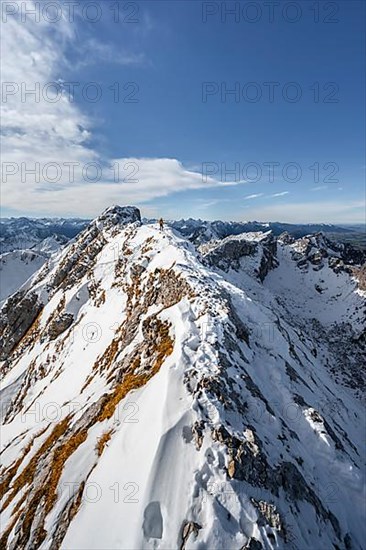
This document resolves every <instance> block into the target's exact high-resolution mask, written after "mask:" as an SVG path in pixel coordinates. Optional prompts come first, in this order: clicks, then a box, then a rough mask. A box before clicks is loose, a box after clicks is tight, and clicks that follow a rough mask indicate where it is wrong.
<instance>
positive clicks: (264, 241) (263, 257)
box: [199, 233, 277, 281]
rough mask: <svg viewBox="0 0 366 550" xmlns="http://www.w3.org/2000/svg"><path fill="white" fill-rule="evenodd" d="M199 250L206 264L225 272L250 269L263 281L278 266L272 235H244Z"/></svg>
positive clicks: (203, 246)
mask: <svg viewBox="0 0 366 550" xmlns="http://www.w3.org/2000/svg"><path fill="white" fill-rule="evenodd" d="M199 250H200V251H201V253H202V255H203V259H204V261H205V263H206V264H207V265H209V266H212V267H213V266H214V267H217V268H219V269H221V270H223V271H228V270H229V269H233V270H236V271H238V270H239V269H240V268H243V269H246V267H247V269H248V271H249V272H250V271H252V272H253V274H256V275H257V276H258V277H259V279H260V280H261V281H263V280H264V278H265V277H266V275H267V273H268V272H269V271H270V270H271V269H273V268H274V267H275V266H276V265H277V262H276V252H277V242H276V239H275V238H274V237H273V235H272V234H271V233H243V234H242V235H237V236H231V237H226V238H225V239H223V240H221V241H212V242H210V243H208V244H206V245H202V246H201V247H200V248H199Z"/></svg>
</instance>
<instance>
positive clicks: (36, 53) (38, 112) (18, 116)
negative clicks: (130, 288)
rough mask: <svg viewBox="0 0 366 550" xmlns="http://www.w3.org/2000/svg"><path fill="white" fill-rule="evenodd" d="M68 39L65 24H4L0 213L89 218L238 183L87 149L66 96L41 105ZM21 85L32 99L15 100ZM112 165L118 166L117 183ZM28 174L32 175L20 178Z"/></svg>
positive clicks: (162, 161)
mask: <svg viewBox="0 0 366 550" xmlns="http://www.w3.org/2000/svg"><path fill="white" fill-rule="evenodd" d="M72 39H73V33H72V31H71V30H70V24H68V23H67V21H61V22H60V23H59V24H57V25H55V24H51V23H46V22H44V21H42V22H41V23H36V22H35V21H34V19H33V18H27V20H26V23H21V22H20V21H19V20H18V19H16V18H14V17H9V18H8V21H7V22H6V24H4V25H3V33H2V54H3V59H4V62H3V67H2V69H3V74H2V76H3V81H4V82H8V83H9V88H8V91H11V90H13V92H14V93H13V94H11V93H10V94H8V95H7V97H6V102H4V103H3V105H2V122H3V136H2V188H3V201H2V204H3V207H5V208H10V209H12V210H14V211H16V212H18V213H33V214H36V215H37V214H42V215H81V216H94V215H97V214H99V213H100V212H101V211H102V210H103V209H104V208H105V207H106V206H109V205H110V204H112V203H119V204H128V203H129V204H131V203H132V204H143V203H146V202H147V201H149V200H151V199H154V198H157V197H162V196H166V195H168V194H170V193H172V192H179V191H186V190H189V189H192V190H193V189H200V188H209V187H224V186H230V185H236V184H238V182H220V181H219V180H215V179H214V178H212V177H206V176H205V177H203V176H202V174H201V173H199V172H196V171H193V170H189V169H187V168H185V167H184V166H183V165H182V164H181V163H180V162H179V161H178V160H176V159H169V158H150V159H149V158H139V159H136V158H128V159H124V158H121V159H117V160H115V161H113V160H111V159H105V158H101V156H100V155H99V154H98V152H97V151H95V150H93V149H92V148H90V147H88V142H89V140H90V138H91V126H92V121H91V120H90V119H89V118H88V117H87V116H86V115H85V114H84V113H83V112H82V111H81V109H80V107H78V105H77V104H76V103H74V102H73V101H72V98H70V97H69V96H68V95H62V97H61V98H59V100H58V101H56V102H53V101H49V100H47V97H51V99H52V98H53V97H52V95H51V91H49V92H48V96H47V95H45V94H44V93H42V91H43V90H44V86H45V85H47V84H48V83H50V82H60V81H61V82H62V79H63V77H64V72H65V71H66V70H67V67H68V62H67V60H66V59H65V51H66V47H67V45H68V44H69V41H70V40H72ZM94 48H95V49H96V50H98V51H97V54H98V55H99V57H100V56H102V57H104V58H105V59H110V58H111V57H112V51H111V48H110V46H109V45H105V46H100V45H98V43H97V42H94ZM123 55H125V54H123ZM124 61H126V59H125V60H124ZM64 80H66V81H68V79H67V78H66V79H65V78H64ZM11 83H13V87H12V84H11ZM22 86H23V88H24V89H27V90H31V89H34V88H35V86H38V87H39V89H40V90H41V92H40V94H39V97H38V98H34V97H33V96H31V95H28V96H26V97H25V99H26V100H25V101H22V96H21V88H22ZM23 99H24V97H23ZM91 162H93V163H97V165H98V167H99V168H100V171H101V172H100V174H98V177H97V178H95V181H94V182H92V181H90V178H92V177H93V175H94V172H93V170H91V171H90V172H88V174H89V178H88V177H86V173H83V171H84V172H85V168H86V166H87V165H88V164H89V163H91ZM49 163H53V167H50V166H48V164H49ZM70 163H73V166H70ZM56 165H57V166H56ZM112 165H113V166H114V167H116V166H119V167H120V169H121V170H120V175H119V178H116V177H114V176H115V175H116V174H115V171H113V170H112V169H111V166H112ZM47 166H48V169H47ZM32 169H33V170H34V169H35V170H36V173H37V177H36V176H35V175H34V174H31V173H29V172H27V173H26V172H25V171H29V170H32ZM12 172H14V173H13V174H12ZM38 176H39V177H38ZM54 176H57V178H55V180H56V181H52V178H53V177H54ZM133 180H137V181H133Z"/></svg>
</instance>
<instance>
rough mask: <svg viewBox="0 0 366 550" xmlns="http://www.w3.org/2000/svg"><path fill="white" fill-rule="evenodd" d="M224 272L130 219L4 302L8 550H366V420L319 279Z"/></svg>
mask: <svg viewBox="0 0 366 550" xmlns="http://www.w3.org/2000/svg"><path fill="white" fill-rule="evenodd" d="M239 240H240V239H239ZM262 240H263V239H262V238H260V239H258V238H254V242H255V243H256V248H255V251H254V255H255V258H257V259H258V258H259V255H260V252H261V250H262V249H261V248H260V247H263V254H262V256H261V257H263V255H265V250H264V247H265V246H272V244H270V245H269V244H268V242H267V241H266V240H265V242H264V243H263V242H262ZM251 241H252V242H253V237H252V238H251ZM285 246H287V245H284V247H285ZM244 249H245V248H244ZM244 249H243V250H244ZM220 250H221V251H222V250H224V251H225V250H226V251H227V248H226V247H225V248H224V249H222V248H221V249H220ZM230 250H231V249H230ZM225 254H226V252H225ZM266 257H267V256H266ZM211 259H212V257H211ZM248 260H249V262H250V269H246V262H247V261H248ZM285 261H287V260H286V259H285ZM291 262H294V261H293V260H292V259H290V260H288V263H285V267H284V268H283V269H286V270H287V271H288V270H290V269H292V270H294V269H298V267H297V264H296V265H295V266H293V264H292V263H291ZM220 265H221V267H220V266H217V265H215V263H214V262H211V264H210V265H209V264H208V262H207V261H205V259H203V260H202V258H201V256H200V254H199V252H197V251H196V250H195V248H194V247H193V245H192V244H191V243H189V242H188V241H187V240H186V239H184V238H183V237H182V236H181V235H180V234H179V233H177V232H175V231H174V230H173V229H166V230H165V231H164V232H160V231H159V230H158V229H157V227H156V225H150V224H147V225H143V224H141V221H140V214H139V212H138V210H137V209H135V208H133V207H125V208H120V207H112V208H110V209H108V210H107V211H105V212H104V213H103V214H102V215H101V216H100V217H99V218H97V219H96V220H95V221H93V222H92V223H91V224H90V225H89V226H88V227H87V228H86V229H85V230H84V231H83V232H82V233H81V234H80V235H79V237H78V238H77V239H76V240H75V242H73V243H71V244H70V245H69V246H67V247H66V248H65V249H63V250H62V251H61V252H60V253H59V254H58V256H57V257H54V258H53V261H50V262H48V263H47V264H46V265H45V266H43V268H42V269H41V270H40V271H39V272H38V273H36V274H35V275H34V276H33V278H32V279H31V280H30V281H28V282H27V285H26V286H25V287H24V288H23V289H22V291H21V292H19V293H18V294H15V295H14V296H12V297H11V298H10V299H9V300H8V301H7V302H6V303H5V305H4V307H3V310H2V316H1V319H0V330H1V332H2V337H3V343H2V349H1V358H2V361H3V362H2V368H1V373H2V382H1V388H2V389H1V398H2V403H3V408H2V428H1V435H2V438H1V445H2V447H1V449H2V450H1V462H2V470H1V480H2V481H1V497H2V501H1V536H2V538H1V541H0V545H1V547H5V548H26V549H30V548H44V549H46V548H47V549H49V548H50V549H55V548H64V549H70V548H72V549H102V548H105V549H125V550H133V549H136V550H140V549H143V548H146V549H158V548H160V549H164V550H165V549H173V548H179V549H182V550H184V549H200V550H202V549H214V548H215V549H219V548H220V549H221V548H225V549H228V550H230V549H232V550H239V549H242V548H250V549H251V550H253V549H254V550H258V549H261V548H265V549H271V548H284V549H285V548H293V549H295V548H296V549H301V550H302V549H319V550H320V549H324V550H325V549H330V548H342V549H350V548H353V549H355V550H360V549H361V548H363V543H364V540H365V526H364V521H363V520H364V502H365V483H364V469H363V468H364V453H363V434H364V428H365V426H364V422H363V419H364V410H363V406H362V403H361V401H360V400H359V398H358V394H357V391H356V389H355V388H351V387H349V386H346V385H345V384H343V382H342V380H339V379H337V377H336V376H335V375H334V373H333V372H332V369H331V368H330V367H331V366H332V364H333V355H332V350H331V349H330V348H329V346H328V344H327V341H326V337H327V333H324V335H323V334H320V333H319V334H318V339H317V340H316V341H315V339H314V337H313V334H312V332H311V331H310V332H306V333H305V332H302V331H301V330H300V328H299V327H300V326H306V323H307V320H308V317H307V315H305V316H304V317H302V316H301V311H299V308H298V307H297V305H298V302H296V299H295V296H294V294H296V293H298V292H299V286H298V284H299V285H303V284H304V282H303V279H301V277H300V275H301V274H300V275H299V277H300V278H299V280H298V281H297V282H298V284H297V283H296V284H295V283H293V286H288V287H286V288H285V287H284V284H285V283H284V282H283V278H284V272H283V271H281V269H282V268H281V267H275V264H273V265H272V264H271V266H270V268H269V271H268V273H267V274H266V276H265V278H264V282H263V283H262V282H261V280H260V278H259V277H257V276H256V274H255V273H254V272H253V270H252V267H253V258H252V256H251V255H250V254H249V255H247V256H245V255H244V256H243V257H242V258H239V259H238V258H235V262H234V263H233V264H232V263H230V262H229V263H224V264H220ZM280 265H281V257H280ZM275 274H276V275H275ZM347 281H348V280H347ZM291 284H292V283H291ZM308 284H309V288H310V287H311V285H313V280H311V281H310V282H309V283H308ZM345 284H347V285H348V286H347V289H348V290H347V292H349V293H350V297H349V302H348V303H347V304H349V308H352V307H354V308H355V307H356V306H357V307H358V306H360V307H361V306H362V304H364V297H363V296H362V294H360V293H359V292H357V288H356V286H355V285H354V283H349V284H348V282H347V283H345ZM281 285H282V286H281ZM352 285H353V286H352ZM332 289H333V290H332V292H333V294H332V296H333V295H334V292H338V290H334V286H332ZM283 292H284V293H285V294H286V293H287V294H288V295H289V296H286V300H285V301H284V302H283V303H282V304H280V303H279V302H278V296H279V295H280V294H281V296H282V297H283ZM309 292H310V290H309ZM315 292H317V291H315ZM290 294H291V299H290ZM317 294H319V296H318V308H317V307H316V303H315V301H314V302H313V303H312V304H311V308H312V314H314V315H315V316H316V318H317V319H318V320H319V321H318V322H319V323H321V322H322V320H324V319H325V320H326V321H327V323H328V322H332V321H334V319H335V317H336V308H335V306H334V304H333V303H332V300H331V299H330V298H329V296H328V295H327V294H326V292H325V291H324V293H319V292H317ZM342 297H343V298H344V295H343V294H342ZM328 298H329V299H328ZM325 309H329V311H328V314H327V315H325V312H324V310H325ZM349 313H350V312H349ZM347 315H348V314H347ZM294 319H295V320H296V322H295V321H294ZM358 321H359V323H361V320H360V319H359V318H358ZM301 323H305V324H303V325H301ZM324 330H325V329H324ZM357 330H358V331H360V330H361V325H358V327H357ZM358 334H359V333H358ZM324 338H325V339H324ZM358 345H360V346H361V344H358V343H354V347H355V348H356V347H357V346H358ZM316 346H317V347H318V348H319V349H318V352H317V353H315V352H314V348H315V347H316ZM354 358H355V361H357V360H358V355H357V353H356V352H354ZM359 367H361V365H359Z"/></svg>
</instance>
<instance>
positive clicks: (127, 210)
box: [92, 204, 141, 227]
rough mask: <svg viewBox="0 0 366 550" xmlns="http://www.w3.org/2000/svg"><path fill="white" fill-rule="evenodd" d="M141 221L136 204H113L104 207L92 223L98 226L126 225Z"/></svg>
mask: <svg viewBox="0 0 366 550" xmlns="http://www.w3.org/2000/svg"><path fill="white" fill-rule="evenodd" d="M134 222H141V213H140V210H139V209H138V208H137V207H136V206H119V205H117V204H114V205H112V206H109V207H108V208H106V209H105V210H104V211H103V212H102V213H101V214H100V216H98V217H97V218H96V219H95V220H94V221H93V222H92V223H94V224H97V226H98V227H100V226H103V227H106V226H107V227H108V226H113V225H127V224H129V223H134Z"/></svg>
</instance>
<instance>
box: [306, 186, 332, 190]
mask: <svg viewBox="0 0 366 550" xmlns="http://www.w3.org/2000/svg"><path fill="white" fill-rule="evenodd" d="M324 189H328V185H319V186H318V187H312V188H311V189H310V190H311V191H323V190H324Z"/></svg>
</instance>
